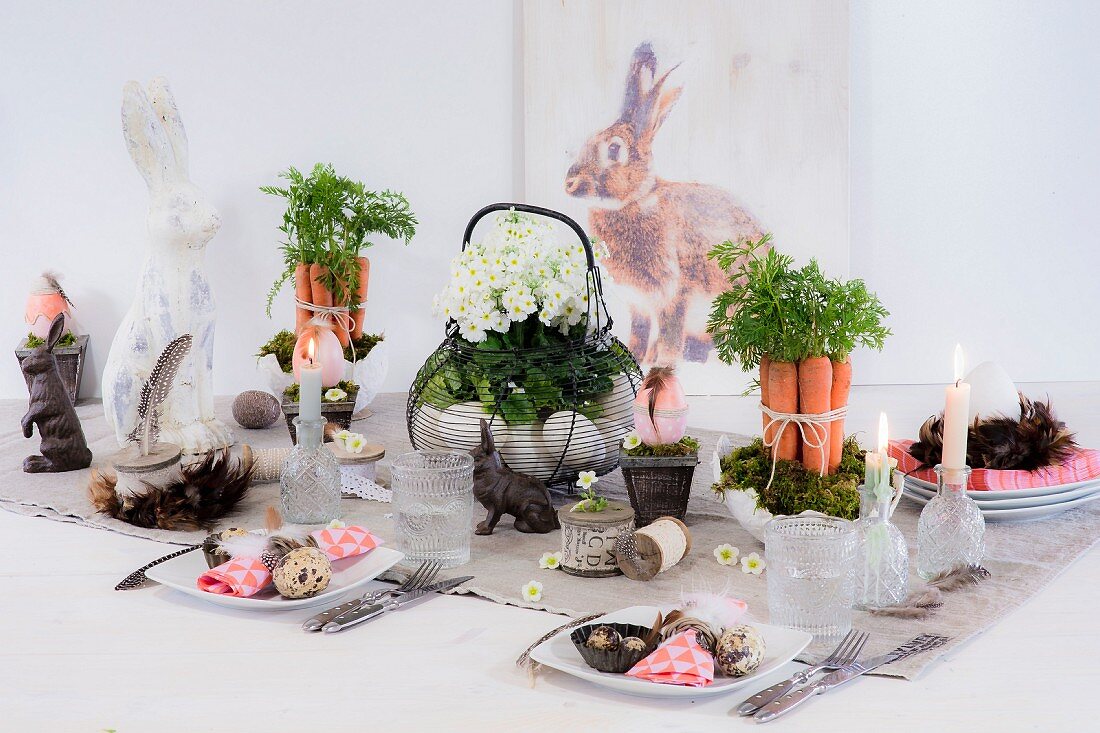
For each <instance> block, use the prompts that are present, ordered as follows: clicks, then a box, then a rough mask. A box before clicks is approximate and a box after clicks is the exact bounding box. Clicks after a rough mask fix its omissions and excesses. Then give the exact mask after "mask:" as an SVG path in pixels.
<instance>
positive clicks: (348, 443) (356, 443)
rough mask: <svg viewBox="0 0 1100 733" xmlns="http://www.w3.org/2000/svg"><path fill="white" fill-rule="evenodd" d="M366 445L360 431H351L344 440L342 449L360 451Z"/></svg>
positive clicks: (350, 451) (349, 451) (351, 451)
mask: <svg viewBox="0 0 1100 733" xmlns="http://www.w3.org/2000/svg"><path fill="white" fill-rule="evenodd" d="M366 445H367V439H366V438H364V437H363V435H362V434H361V433H352V434H351V435H350V436H348V439H347V440H345V441H344V449H345V450H346V451H347V452H348V453H362V452H363V448H365V447H366Z"/></svg>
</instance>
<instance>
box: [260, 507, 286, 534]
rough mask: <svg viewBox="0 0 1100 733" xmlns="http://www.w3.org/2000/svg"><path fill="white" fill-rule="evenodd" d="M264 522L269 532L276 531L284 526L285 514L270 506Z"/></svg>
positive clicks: (265, 513)
mask: <svg viewBox="0 0 1100 733" xmlns="http://www.w3.org/2000/svg"><path fill="white" fill-rule="evenodd" d="M264 524H265V525H266V526H267V531H268V532H274V531H275V530H277V529H279V527H282V526H283V516H282V515H281V514H279V510H278V509H276V508H275V507H273V506H269V507H268V508H267V511H266V512H264Z"/></svg>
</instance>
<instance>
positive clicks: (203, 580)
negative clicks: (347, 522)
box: [197, 526, 382, 598]
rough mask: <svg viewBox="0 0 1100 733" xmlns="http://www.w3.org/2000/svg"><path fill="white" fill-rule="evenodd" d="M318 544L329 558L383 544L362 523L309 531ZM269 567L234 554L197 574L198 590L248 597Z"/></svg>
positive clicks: (268, 573)
mask: <svg viewBox="0 0 1100 733" xmlns="http://www.w3.org/2000/svg"><path fill="white" fill-rule="evenodd" d="M310 536H311V537H313V539H314V540H316V541H317V547H318V549H320V550H321V551H322V552H324V553H325V555H327V556H328V559H329V560H339V559H341V558H345V557H355V556H356V555H364V554H366V553H368V552H370V551H371V550H373V549H374V548H375V547H378V546H379V545H380V544H382V540H380V539H378V538H377V537H375V536H374V535H372V534H371V533H370V532H368V531H367V530H366V529H364V528H363V527H356V526H349V527H341V528H339V529H332V528H327V527H326V528H325V529H319V530H317V531H315V532H310ZM270 582H271V571H269V570H268V569H267V567H266V566H265V565H264V564H263V563H262V562H260V561H259V559H258V558H254V557H235V558H233V559H232V560H230V561H229V562H224V563H222V564H221V565H219V566H217V567H216V568H211V569H210V570H207V571H206V572H205V573H203V574H202V575H200V576H199V579H198V581H197V583H198V587H199V590H204V591H206V592H207V593H218V594H220V595H226V596H238V597H240V598H248V597H249V596H254V595H256V594H257V593H259V592H260V591H261V590H263V589H264V588H265V587H267V584H268V583H270Z"/></svg>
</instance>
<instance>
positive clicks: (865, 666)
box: [753, 634, 948, 723]
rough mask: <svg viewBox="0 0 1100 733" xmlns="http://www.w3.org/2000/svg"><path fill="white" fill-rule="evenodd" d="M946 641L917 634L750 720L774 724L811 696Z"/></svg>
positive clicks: (783, 699)
mask: <svg viewBox="0 0 1100 733" xmlns="http://www.w3.org/2000/svg"><path fill="white" fill-rule="evenodd" d="M947 641H948V637H946V636H935V635H933V634H921V635H920V636H917V637H914V638H913V639H910V640H909V641H907V642H906V643H904V644H902V645H901V646H899V647H898V648H897V649H894V650H893V651H891V652H887V653H886V654H882V655H879V656H877V657H872V658H871V659H868V660H867V661H866V662H856V663H855V664H849V665H848V666H847V667H841V668H840V669H838V670H837V671H835V672H833V673H831V674H827V675H825V676H824V677H822V678H821V680H819V681H818V682H815V683H814V684H812V685H806V686H805V687H801V688H799V689H797V690H795V691H794V692H789V693H787V694H786V695H783V696H782V697H780V698H779V699H777V700H775V701H774V702H771V703H769V704H768V705H766V706H764V708H763V709H761V710H760V712H758V713H757V714H756V715H754V716H753V717H754V718H755V719H756V720H757V721H759V722H761V723H767V722H768V721H770V720H775V719H776V718H778V717H779V716H781V715H784V714H786V713H788V712H790V711H791V710H793V709H794V708H796V707H798V706H799V705H801V704H802V703H804V702H806V701H807V700H809V699H810V698H812V697H814V696H815V695H820V694H821V693H823V692H827V691H829V690H831V689H833V688H836V687H840V686H841V685H843V684H846V683H848V682H851V681H852V680H854V679H855V678H856V677H859V676H860V675H863V674H867V673H868V672H872V671H874V670H876V669H878V668H879V667H881V666H882V665H884V664H890V663H891V662H896V661H898V660H901V659H905V658H906V657H908V656H910V655H912V654H919V653H920V652H925V651H928V650H929V649H935V648H936V647H938V646H942V645H943V644H944V643H945V642H947Z"/></svg>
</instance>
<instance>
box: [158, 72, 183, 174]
mask: <svg viewBox="0 0 1100 733" xmlns="http://www.w3.org/2000/svg"><path fill="white" fill-rule="evenodd" d="M149 101H150V102H152V104H153V110H154V111H155V112H156V113H157V116H158V117H159V118H160V122H161V124H162V125H163V126H164V131H165V133H167V137H168V143H169V144H170V145H171V146H172V152H173V153H174V155H175V158H176V170H177V171H178V173H179V175H180V176H181V177H183V178H186V177H187V132H186V131H185V130H184V129H183V120H181V119H180V111H179V108H178V107H177V106H176V98H175V97H174V96H172V90H171V89H169V88H168V80H167V79H165V78H164V77H163V76H158V77H157V78H156V79H153V81H151V82H150V83H149Z"/></svg>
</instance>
